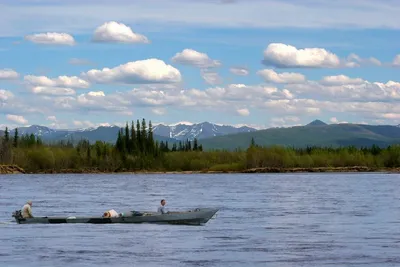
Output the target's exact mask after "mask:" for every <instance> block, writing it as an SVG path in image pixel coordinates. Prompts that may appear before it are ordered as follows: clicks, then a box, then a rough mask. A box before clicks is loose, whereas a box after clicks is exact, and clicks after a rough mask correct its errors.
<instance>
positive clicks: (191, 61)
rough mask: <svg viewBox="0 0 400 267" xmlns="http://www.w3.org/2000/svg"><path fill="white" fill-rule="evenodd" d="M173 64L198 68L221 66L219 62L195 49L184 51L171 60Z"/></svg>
mask: <svg viewBox="0 0 400 267" xmlns="http://www.w3.org/2000/svg"><path fill="white" fill-rule="evenodd" d="M171 60H172V62H175V63H179V64H183V65H190V66H194V67H198V68H214V67H219V66H221V62H220V61H219V60H214V59H211V58H210V57H209V56H208V55H207V54H206V53H201V52H198V51H196V50H193V49H188V48H187V49H184V50H183V51H182V52H178V53H176V54H175V56H173V57H172V58H171Z"/></svg>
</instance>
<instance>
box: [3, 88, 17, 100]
mask: <svg viewBox="0 0 400 267" xmlns="http://www.w3.org/2000/svg"><path fill="white" fill-rule="evenodd" d="M13 97H14V94H13V93H12V92H10V91H7V90H4V89H0V100H1V101H7V100H9V99H11V98H13Z"/></svg>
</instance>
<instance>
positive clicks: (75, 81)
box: [24, 75, 90, 88]
mask: <svg viewBox="0 0 400 267" xmlns="http://www.w3.org/2000/svg"><path fill="white" fill-rule="evenodd" d="M24 80H25V81H26V82H28V83H29V84H30V85H32V86H43V87H71V88H88V87H89V86H90V84H89V83H88V82H87V81H85V80H82V79H80V78H79V77H77V76H58V77H57V78H54V79H50V78H48V77H46V76H34V75H27V76H25V77H24Z"/></svg>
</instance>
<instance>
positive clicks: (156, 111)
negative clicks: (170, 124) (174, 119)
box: [151, 108, 167, 115]
mask: <svg viewBox="0 0 400 267" xmlns="http://www.w3.org/2000/svg"><path fill="white" fill-rule="evenodd" d="M151 111H152V112H153V113H154V114H156V115H164V114H165V113H166V112H167V111H166V110H165V109H163V108H153V109H152V110H151Z"/></svg>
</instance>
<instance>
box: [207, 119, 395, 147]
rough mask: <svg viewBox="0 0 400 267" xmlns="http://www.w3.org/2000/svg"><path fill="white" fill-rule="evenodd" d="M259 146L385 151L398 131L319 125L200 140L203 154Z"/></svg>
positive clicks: (385, 126) (385, 128) (374, 126)
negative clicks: (206, 151)
mask: <svg viewBox="0 0 400 267" xmlns="http://www.w3.org/2000/svg"><path fill="white" fill-rule="evenodd" d="M252 138H254V140H255V142H256V143H257V144H259V145H262V146H273V145H279V146H285V147H296V148H306V147H308V146H319V147H336V148H340V147H346V146H355V147H357V148H362V147H371V146H372V145H377V146H379V147H388V146H390V145H393V144H400V127H396V126H390V125H363V124H330V125H325V124H321V123H318V122H315V123H312V124H309V125H306V126H296V127H289V128H271V129H266V130H259V131H256V132H247V133H238V134H231V135H225V136H217V137H213V138H208V139H203V140H201V141H200V143H201V144H202V145H203V147H204V150H209V149H225V150H234V149H237V148H239V149H247V148H248V146H249V143H250V141H251V139H252Z"/></svg>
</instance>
